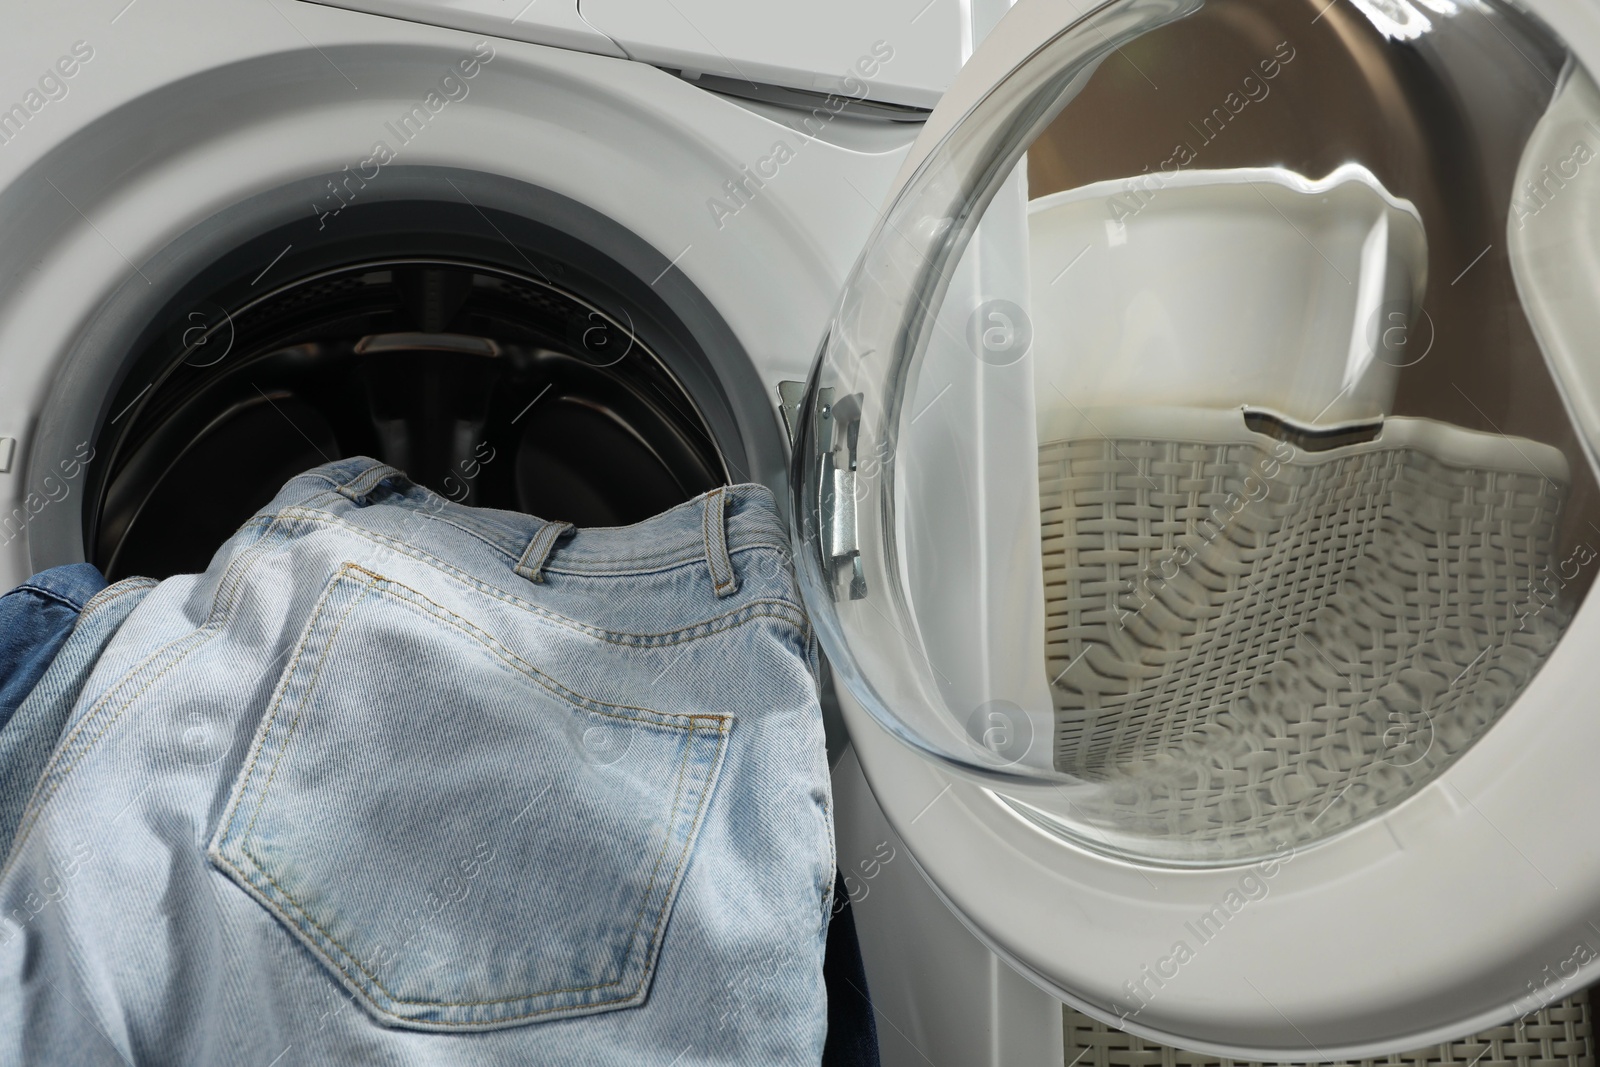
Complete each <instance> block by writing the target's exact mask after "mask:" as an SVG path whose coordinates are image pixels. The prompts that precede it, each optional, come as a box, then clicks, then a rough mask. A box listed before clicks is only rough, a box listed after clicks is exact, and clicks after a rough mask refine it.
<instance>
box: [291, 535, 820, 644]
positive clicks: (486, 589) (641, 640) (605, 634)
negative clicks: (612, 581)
mask: <svg viewBox="0 0 1600 1067" xmlns="http://www.w3.org/2000/svg"><path fill="white" fill-rule="evenodd" d="M287 512H288V509H286V511H285V514H287ZM290 518H292V519H294V520H296V521H299V522H309V523H320V524H322V525H325V526H337V527H339V528H340V529H344V530H347V531H349V532H350V533H352V534H354V535H355V536H357V537H361V538H364V539H366V540H369V541H372V542H374V543H375V544H383V545H387V546H388V547H390V548H391V549H393V550H395V551H397V552H399V553H400V554H401V555H405V556H409V557H411V558H412V559H415V560H418V561H420V562H422V563H424V564H427V565H428V566H430V567H432V568H433V569H434V570H437V571H440V572H442V573H444V574H446V575H449V576H450V577H452V578H454V579H456V580H457V581H458V582H460V583H462V584H463V585H466V586H469V587H470V588H472V589H476V590H477V591H479V592H481V593H484V594H485V595H488V596H491V597H494V598H495V599H496V600H501V601H504V602H505V603H507V604H510V605H512V606H513V607H517V608H520V609H522V610H524V611H527V612H529V613H530V614H533V615H537V616H538V617H540V618H542V619H546V620H548V621H550V622H552V623H555V624H557V625H559V626H563V627H565V628H567V629H570V630H574V631H577V632H579V633H583V634H587V635H589V636H591V637H597V638H599V639H600V640H602V641H607V642H610V643H611V644H619V645H625V646H628V647H639V646H640V645H641V644H643V645H644V647H657V646H666V645H671V644H676V643H677V640H674V639H680V640H684V641H689V640H695V639H697V638H699V637H703V636H709V635H710V634H712V633H718V632H720V630H721V629H724V628H725V627H718V628H713V629H705V632H704V633H696V632H695V631H698V630H701V629H703V628H707V627H712V626H713V624H716V623H720V622H722V621H723V620H727V619H732V618H734V617H736V616H738V615H739V614H740V613H742V612H747V611H750V610H751V609H752V608H755V607H757V606H761V605H770V606H775V607H780V608H783V609H785V611H786V612H787V614H774V613H771V612H764V613H761V614H760V617H763V618H774V619H781V620H783V621H786V622H788V623H789V624H790V625H792V626H794V627H795V628H796V629H798V630H801V631H804V630H805V628H806V627H807V626H808V625H809V624H808V622H807V621H806V615H805V611H804V610H803V609H802V608H800V607H799V606H798V605H796V604H794V603H792V602H791V601H788V600H782V599H778V598H775V597H763V598H762V599H760V600H753V601H751V602H749V603H748V604H746V605H745V606H744V607H742V608H736V609H735V610H733V611H729V612H725V613H724V614H722V615H717V616H713V617H712V618H710V619H707V620H704V621H702V622H697V623H694V624H693V625H690V626H684V627H680V628H678V629H676V630H664V631H660V632H657V633H646V634H635V633H628V632H626V631H622V630H606V629H603V628H601V627H598V626H590V625H588V624H586V623H582V622H578V621H577V620H576V619H569V618H567V617H566V616H565V615H560V614H557V613H556V612H553V611H550V610H549V609H548V608H544V607H541V606H539V605H538V604H534V603H532V602H531V601H527V600H523V599H522V598H520V597H517V596H515V595H513V594H511V593H508V592H506V591H505V590H503V589H499V588H496V587H495V586H492V585H489V584H488V583H486V582H484V581H482V580H480V579H478V578H477V577H475V576H473V575H472V574H471V573H469V572H467V571H464V570H461V569H460V568H459V567H455V566H453V565H451V564H449V563H447V562H445V561H444V560H442V559H439V558H438V557H437V556H434V555H431V554H429V553H427V552H424V551H422V550H421V549H417V548H414V547H413V546H411V545H408V544H406V543H405V542H403V541H398V540H395V539H393V538H390V537H388V536H387V535H386V534H380V533H376V532H375V531H372V530H368V529H365V528H364V527H361V526H357V525H355V524H354V523H350V522H347V521H345V520H344V519H342V518H340V517H339V516H337V515H331V514H327V513H323V512H302V511H300V510H299V509H295V513H294V514H293V515H291V516H290ZM768 547H771V546H768ZM700 558H701V557H698V556H696V557H695V558H694V559H692V560H688V561H686V564H693V563H698V562H700ZM547 572H548V573H551V574H555V573H571V572H558V571H556V570H555V568H553V567H552V568H547ZM751 617H756V616H754V615H752V616H751ZM734 625H737V623H735V624H734Z"/></svg>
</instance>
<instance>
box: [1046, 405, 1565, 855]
mask: <svg viewBox="0 0 1600 1067" xmlns="http://www.w3.org/2000/svg"><path fill="white" fill-rule="evenodd" d="M1163 421H1165V422H1166V423H1167V425H1165V426H1163V425H1162V422H1163ZM1094 422H1095V425H1096V428H1097V429H1100V430H1102V432H1103V435H1102V436H1090V437H1082V438H1076V439H1066V440H1058V441H1054V442H1051V443H1047V444H1045V445H1043V446H1042V447H1041V448H1040V452H1039V459H1040V463H1039V472H1040V473H1039V477H1040V506H1041V513H1042V519H1043V543H1042V544H1043V551H1044V569H1045V603H1046V620H1045V625H1046V662H1047V669H1048V671H1049V673H1050V677H1051V679H1052V695H1053V698H1054V701H1055V706H1056V738H1055V741H1056V749H1055V764H1056V766H1057V768H1059V769H1060V770H1062V771H1066V772H1068V773H1071V774H1073V775H1075V776H1077V777H1079V778H1082V779H1086V780H1089V781H1103V782H1109V783H1111V784H1112V786H1113V788H1112V789H1110V790H1107V791H1105V793H1104V794H1103V795H1104V796H1105V797H1107V798H1109V799H1108V801H1106V803H1107V804H1108V805H1109V806H1110V808H1111V809H1114V810H1107V811H1105V812H1101V813H1099V814H1100V815H1101V817H1103V818H1106V819H1108V820H1114V821H1115V822H1116V823H1117V824H1118V825H1119V826H1120V827H1121V828H1122V829H1124V830H1126V831H1129V832H1133V833H1137V834H1143V835H1149V836H1152V837H1164V838H1181V839H1184V840H1186V841H1188V842H1191V843H1192V842H1206V843H1208V845H1207V847H1208V848H1209V849H1210V851H1211V854H1213V855H1217V856H1229V855H1240V854H1245V853H1251V852H1258V851H1265V850H1266V849H1269V848H1270V847H1272V846H1273V845H1274V844H1276V843H1278V842H1283V841H1288V842H1298V841H1303V840H1307V839H1309V838H1312V837H1318V836H1323V835H1326V834H1328V833H1332V832H1333V831H1335V830H1337V829H1338V828H1340V827H1341V826H1345V825H1348V824H1350V823H1352V822H1354V821H1356V820H1358V819H1360V818H1362V817H1363V816H1365V815H1367V814H1370V813H1371V812H1373V811H1376V810H1378V809H1379V808H1382V807H1385V806H1388V805H1391V804H1393V803H1395V802H1397V801H1399V800H1401V799H1403V798H1404V797H1405V796H1408V795H1409V794H1410V793H1412V792H1414V791H1415V790H1416V789H1418V788H1420V787H1421V786H1422V785H1424V784H1426V783H1427V782H1428V781H1430V780H1431V779H1432V778H1433V777H1434V776H1436V775H1437V773H1438V772H1439V771H1440V770H1441V769H1442V768H1443V767H1444V765H1445V764H1447V763H1448V762H1449V761H1450V760H1452V759H1454V758H1455V757H1456V756H1458V755H1460V754H1461V753H1462V752H1463V751H1465V750H1466V748H1467V747H1469V746H1470V745H1471V744H1472V743H1473V742H1474V741H1476V740H1477V739H1478V738H1479V737H1481V736H1482V735H1483V733H1484V732H1485V731H1486V730H1487V729H1488V728H1489V727H1490V726H1491V725H1492V724H1493V722H1494V721H1495V719H1496V718H1497V717H1498V716H1499V715H1500V714H1501V713H1502V712H1503V711H1504V710H1505V709H1506V708H1507V707H1509V706H1510V704H1511V702H1512V701H1513V700H1514V699H1515V698H1516V696H1517V694H1518V693H1519V692H1521V690H1522V689H1523V687H1524V686H1525V685H1526V684H1527V683H1528V682H1529V680H1531V679H1532V677H1533V675H1534V673H1535V672H1536V671H1537V670H1538V668H1539V666H1540V664H1541V663H1542V662H1543V661H1544V659H1545V658H1546V656H1548V654H1549V652H1550V651H1551V649H1553V648H1554V646H1555V644H1556V642H1557V640H1559V638H1560V636H1561V633H1562V631H1563V629H1564V628H1565V626H1566V622H1567V616H1566V613H1565V610H1564V608H1563V607H1562V604H1561V601H1560V597H1559V595H1558V593H1559V589H1558V588H1556V586H1557V585H1558V584H1559V583H1551V582H1549V581H1546V578H1547V575H1549V574H1550V573H1551V565H1552V563H1553V562H1554V556H1555V549H1556V537H1557V528H1556V522H1557V518H1558V516H1559V514H1560V510H1561V505H1562V501H1563V498H1564V496H1565V493H1566V465H1565V461H1564V460H1562V459H1561V457H1560V455H1559V453H1556V452H1555V450H1553V449H1550V448H1548V447H1547V446H1544V445H1539V444H1536V443H1534V442H1532V441H1520V440H1516V439H1510V438H1504V437H1498V436H1492V435H1488V434H1478V433H1473V432H1470V431H1466V430H1460V429H1458V428H1455V427H1451V426H1446V425H1443V424H1439V423H1432V422H1427V421H1425V420H1414V419H1413V420H1408V419H1390V420H1388V421H1387V422H1386V423H1385V424H1384V425H1383V427H1382V433H1381V436H1377V437H1376V438H1375V439H1371V440H1365V441H1359V442H1357V443H1354V444H1345V445H1337V446H1334V447H1326V448H1321V449H1319V450H1317V451H1310V450H1309V449H1307V448H1306V447H1296V446H1295V445H1293V444H1291V443H1290V442H1289V441H1287V440H1276V441H1275V440H1273V439H1271V438H1269V437H1266V436H1263V435H1261V434H1257V433H1253V432H1250V431H1249V430H1247V428H1246V424H1245V422H1244V420H1243V419H1241V416H1240V413H1239V412H1237V411H1235V412H1222V411H1218V412H1205V413H1194V412H1190V413H1185V414H1183V415H1181V416H1180V415H1174V416H1171V417H1165V418H1163V417H1161V416H1155V417H1152V416H1151V415H1150V414H1149V413H1134V414H1126V413H1124V414H1118V413H1116V412H1111V413H1104V412H1103V413H1100V414H1099V415H1098V416H1097V417H1096V418H1095V419H1094ZM1112 426H1115V427H1116V429H1115V430H1113V429H1111V428H1110V427H1112ZM1141 427H1142V428H1143V429H1144V430H1145V432H1144V433H1142V434H1141V433H1136V432H1134V431H1137V430H1139V429H1140V428H1141ZM1179 435H1182V436H1179ZM1541 581H1544V586H1541V584H1540V583H1541ZM1546 586H1548V587H1549V589H1548V590H1547V589H1546V588H1545V587H1546Z"/></svg>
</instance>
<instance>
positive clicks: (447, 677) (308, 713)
mask: <svg viewBox="0 0 1600 1067" xmlns="http://www.w3.org/2000/svg"><path fill="white" fill-rule="evenodd" d="M618 651H619V652H620V651H621V650H620V649H619V650H618ZM728 728H729V720H728V718H727V717H726V716H721V715H664V714H660V713H658V712H654V711H649V710H647V709H644V708H634V707H619V706H616V705H612V704H603V703H599V702H597V701H593V700H588V699H586V698H584V697H582V696H579V695H578V694H577V693H574V692H572V691H570V690H568V689H566V688H565V687H563V686H561V685H560V684H558V683H557V682H555V681H554V680H553V679H551V678H550V677H549V676H547V675H545V674H543V673H541V672H540V671H539V670H538V669H537V668H535V667H533V666H532V665H531V664H529V663H527V662H525V661H524V660H522V659H521V658H519V657H518V656H517V655H516V654H515V653H513V652H512V651H511V650H509V649H507V648H506V647H505V646H503V645H502V644H500V643H499V642H498V641H496V640H495V638H494V637H492V636H491V635H489V634H488V633H485V632H484V631H483V630H481V629H480V628H479V627H477V626H475V625H474V624H472V623H471V622H469V621H467V620H466V619H463V618H461V617H460V616H459V615H456V614H454V613H453V612H451V611H449V610H447V609H445V608H443V607H441V606H440V605H438V604H436V603H434V602H433V601H431V600H429V599H427V598H426V597H424V596H422V595H421V594H420V593H418V592H416V591H415V590H412V589H409V588H407V587H406V586H403V585H399V584H397V583H395V582H392V581H390V580H388V579H386V578H383V577H382V576H380V575H377V574H373V573H372V572H370V571H367V570H364V569H363V568H361V567H358V566H356V565H355V564H346V565H345V566H344V567H343V568H342V569H341V570H340V571H339V573H338V575H337V576H336V577H335V578H334V579H333V581H332V582H331V583H329V585H328V587H327V589H326V590H324V592H323V594H322V597H321V599H320V600H319V601H318V603H317V606H316V608H315V610H314V611H313V612H312V616H311V620H310V622H309V623H307V625H306V629H305V632H304V633H303V634H302V635H301V637H300V641H299V643H298V645H297V646H296V648H295V650H294V653H293V658H292V660H291V661H290V664H289V666H288V668H287V669H286V671H285V674H284V676H283V678H282V679H281V680H280V682H279V684H278V689H277V692H276V693H275V694H274V696H273V700H272V703H271V705H270V707H269V709H268V711H267V714H266V716H265V717H264V719H263V721H262V723H261V726H260V728H259V729H258V730H257V732H256V737H255V742H254V744H253V745H252V746H251V750H250V754H249V756H248V757H247V759H246V761H245V765H244V769H243V770H242V771H241V772H240V774H239V777H238V779H237V781H236V782H235V784H234V788H233V794H232V797H231V798H230V800H229V803H228V807H227V809H226V811H225V812H224V814H223V818H222V823H221V826H220V827H219V828H218V830H217V833H216V835H215V837H214V838H213V839H212V841H211V845H210V848H209V850H208V852H209V855H210V857H211V860H212V862H213V863H214V864H216V865H217V867H218V868H219V869H220V870H222V871H223V872H224V873H226V874H227V875H228V876H229V877H230V878H232V879H233V880H234V881H235V882H237V883H238V884H239V885H240V886H241V887H242V888H243V889H244V890H245V891H246V892H248V893H249V894H250V895H251V896H253V897H255V898H256V899H257V900H258V901H260V902H261V903H262V904H263V905H264V906H266V907H267V908H268V909H269V910H270V911H272V912H273V914H275V915H276V916H277V917H278V918H279V919H280V920H282V922H283V923H284V925H286V926H287V927H288V928H289V930H290V931H291V932H292V933H293V934H294V935H295V936H296V937H298V938H299V939H300V940H301V941H302V942H304V943H305V945H306V946H307V947H308V948H309V949H311V951H312V952H314V953H315V954H316V955H317V956H318V957H319V958H320V959H321V960H322V962H323V963H324V964H326V965H327V967H328V968H329V970H330V971H331V972H332V973H333V975H334V976H335V977H336V978H337V979H338V980H339V981H340V982H342V983H343V984H344V985H345V987H346V988H348V989H349V990H350V991H351V992H352V993H353V994H355V996H356V997H357V998H358V999H359V1000H360V1001H361V1002H362V1003H363V1004H364V1005H365V1006H366V1007H367V1008H368V1009H369V1010H370V1011H371V1012H372V1013H373V1014H374V1015H375V1016H376V1017H377V1018H378V1019H379V1020H380V1021H382V1022H385V1023H388V1024H390V1025H396V1026H403V1027H409V1028H413V1029H422V1030H458V1029H478V1030H483V1029H493V1028H496V1027H502V1026H512V1025H517V1024H519V1023H525V1022H532V1021H536V1020H545V1019H559V1018H565V1017H567V1016H572V1015H583V1014H588V1013H591V1012H599V1011H607V1010H610V1009H614V1008H624V1007H629V1006H631V1005H635V1004H638V1003H640V1002H642V1001H643V1000H644V997H645V994H646V993H647V991H648V988H649V984H650V976H651V974H652V973H653V971H654V969H655V961H656V957H657V954H658V953H659V951H660V948H661V937H662V931H663V929H664V928H665V926H666V923H667V916H668V914H669V913H670V912H671V910H672V902H673V899H674V897H675V896H676V895H677V891H678V887H679V885H680V883H681V882H682V879H683V874H684V868H685V867H686V865H687V863H688V860H689V854H690V851H691V849H692V847H693V845H694V839H695V835H696V834H697V833H698V831H699V827H700V823H701V816H702V814H703V813H704V811H705V807H706V804H707V802H708V801H709V798H710V795H711V791H712V789H713V786H714V784H715V780H716V776H717V772H718V769H719V767H720V765H721V762H722V754H723V750H724V747H725V743H726V739H727V731H728Z"/></svg>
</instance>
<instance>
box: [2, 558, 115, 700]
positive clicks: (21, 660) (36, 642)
mask: <svg viewBox="0 0 1600 1067" xmlns="http://www.w3.org/2000/svg"><path fill="white" fill-rule="evenodd" d="M105 587H106V580H105V577H104V576H103V575H102V574H101V573H100V572H99V571H98V570H97V569H95V567H94V566H93V565H92V564H88V563H70V564H68V565H67V566H65V567H51V568H50V569H49V570H47V571H40V572H39V573H38V574H35V575H34V576H33V577H32V578H29V579H28V580H27V581H26V582H23V583H22V584H21V585H19V586H17V587H16V588H15V589H13V590H11V592H9V593H7V594H6V595H5V596H0V728H4V726H5V724H6V723H7V722H8V721H9V720H10V718H11V714H12V712H14V711H16V710H17V705H19V704H21V703H22V701H23V700H24V699H26V698H27V695H28V694H29V693H30V692H32V691H33V687H34V684H35V683H36V682H38V681H39V679H40V677H41V676H43V674H44V672H45V668H46V667H48V666H50V661H51V660H53V659H55V656H56V652H57V651H58V650H59V649H60V648H61V646H62V645H63V644H64V643H65V642H66V640H67V635H68V634H70V633H71V632H72V627H73V625H74V624H75V623H77V621H78V612H80V611H82V610H83V606H84V604H86V603H88V601H89V598H90V597H92V596H94V595H95V594H96V593H98V592H99V591H100V590H102V589H104V588H105Z"/></svg>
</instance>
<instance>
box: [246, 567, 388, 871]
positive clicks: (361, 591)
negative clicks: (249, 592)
mask: <svg viewBox="0 0 1600 1067" xmlns="http://www.w3.org/2000/svg"><path fill="white" fill-rule="evenodd" d="M344 570H345V569H344V568H340V572H339V574H338V576H337V577H335V578H334V580H333V582H331V583H329V586H328V588H329V589H332V588H334V586H335V585H337V584H338V583H339V582H341V581H343V580H344ZM367 573H369V574H371V572H370V571H369V572H367ZM377 580H378V576H377V575H375V574H373V575H372V577H371V580H370V581H368V582H367V583H365V584H364V585H363V586H361V587H360V588H358V589H357V590H356V593H355V596H354V597H352V598H351V600H350V606H349V607H347V608H345V609H344V615H343V616H342V617H341V618H340V619H339V625H337V626H335V627H334V628H333V633H331V634H329V635H328V640H327V643H326V644H324V645H323V646H322V650H321V654H320V655H319V656H318V657H317V666H316V668H315V669H314V670H313V671H312V672H311V681H310V682H308V683H307V684H306V691H305V693H304V694H303V695H302V696H301V697H300V702H299V704H298V705H297V706H296V707H295V710H294V718H293V719H291V720H289V731H288V733H286V734H285V735H284V738H283V743H282V744H281V745H279V746H278V751H277V754H276V755H275V756H274V757H273V760H272V769H271V770H270V771H268V772H267V780H266V782H265V783H263V784H262V786H261V795H260V796H259V797H258V798H257V799H256V810H255V812H254V813H252V815H251V816H250V825H249V826H247V827H245V830H244V834H243V835H242V836H241V838H240V842H239V847H240V848H241V849H242V848H244V842H245V841H248V840H249V839H250V835H251V834H252V833H254V832H255V828H256V820H257V819H258V818H260V817H261V808H262V805H264V804H265V803H266V802H267V790H269V789H271V788H272V780H273V779H274V778H276V777H277V775H278V765H279V764H280V763H282V762H283V757H284V755H285V754H286V753H287V752H288V751H289V742H290V741H291V740H293V738H294V731H295V727H297V726H299V725H300V716H301V715H302V714H303V713H304V712H305V707H306V703H307V701H309V700H310V699H311V694H312V693H313V692H315V690H316V688H317V680H318V679H319V678H321V677H322V668H323V665H324V664H326V663H327V662H328V654H329V653H331V652H332V651H333V646H334V643H335V642H337V641H338V640H339V634H340V633H341V632H343V630H344V624H345V623H347V622H349V621H350V616H351V615H353V614H355V610H356V608H358V607H360V606H361V601H362V599H363V598H364V597H365V595H366V594H367V593H368V592H369V591H370V590H371V589H372V586H373V584H374V583H375V582H376V581H377ZM321 618H322V613H321V612H320V611H319V612H317V614H316V616H315V617H314V618H313V619H312V620H311V624H310V625H309V626H307V627H306V638H307V641H306V643H305V644H302V645H301V647H300V649H298V650H297V651H296V652H295V657H294V662H293V663H292V664H290V666H289V670H288V672H287V673H285V674H284V682H283V688H282V689H280V690H278V699H277V700H275V701H273V704H272V715H271V716H270V717H269V718H268V719H267V721H266V722H265V723H263V724H262V725H261V727H260V731H261V739H262V748H265V747H266V738H267V734H268V733H269V732H270V731H271V729H272V724H273V722H275V721H276V720H277V716H278V709H279V708H280V707H281V706H282V704H283V698H284V696H285V695H287V694H288V692H289V687H290V685H291V684H292V681H293V679H294V672H295V670H296V669H297V668H298V667H299V666H300V653H301V652H303V651H305V647H306V644H309V643H310V636H311V633H312V631H313V630H315V628H316V625H317V623H318V622H320V621H321ZM259 756H260V750H259V749H258V750H257V751H256V753H255V755H254V756H252V757H251V759H250V772H248V773H247V774H246V775H245V778H244V781H245V782H246V783H248V782H249V781H250V773H254V771H255V766H256V759H257V758H258V757H259ZM237 815H238V809H235V810H234V813H233V815H232V816H230V817H229V819H228V830H229V831H231V830H232V829H233V819H234V817H236V816H237ZM259 862H260V861H259V860H258V861H257V863H258V864H259Z"/></svg>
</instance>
